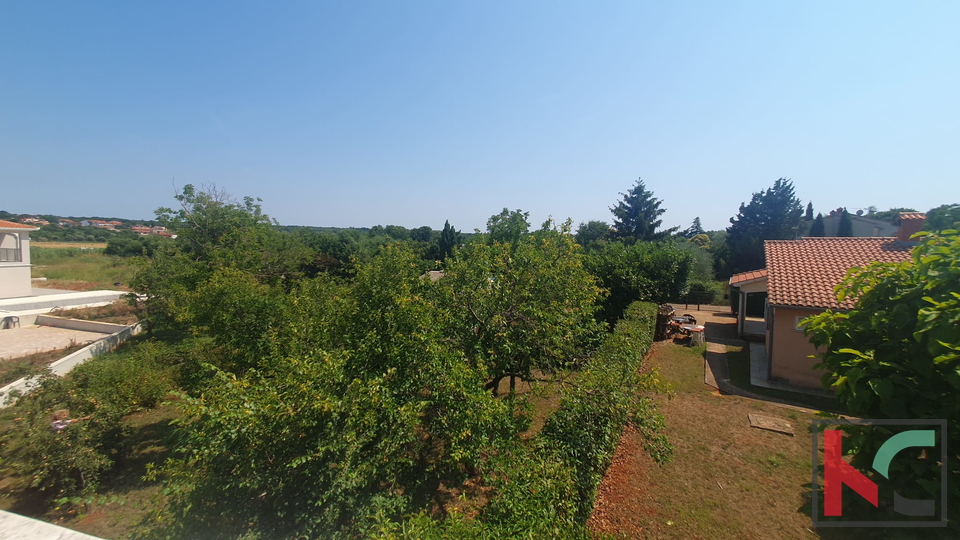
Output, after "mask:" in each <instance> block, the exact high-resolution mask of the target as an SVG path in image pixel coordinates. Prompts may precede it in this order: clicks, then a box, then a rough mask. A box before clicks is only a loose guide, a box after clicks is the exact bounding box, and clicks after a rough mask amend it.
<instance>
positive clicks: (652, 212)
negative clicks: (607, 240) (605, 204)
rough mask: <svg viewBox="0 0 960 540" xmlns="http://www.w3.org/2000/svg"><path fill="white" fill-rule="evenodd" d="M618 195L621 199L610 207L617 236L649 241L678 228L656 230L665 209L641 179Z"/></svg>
mask: <svg viewBox="0 0 960 540" xmlns="http://www.w3.org/2000/svg"><path fill="white" fill-rule="evenodd" d="M620 195H621V196H622V197H623V200H621V201H620V202H618V203H617V205H616V206H613V207H611V208H610V212H612V213H613V229H614V234H615V235H616V236H617V237H618V238H624V239H630V240H634V241H644V242H651V241H656V240H663V239H664V238H666V237H668V236H670V235H671V234H673V233H674V232H676V231H677V229H679V227H673V228H670V229H664V230H662V231H658V230H657V229H659V228H660V225H661V224H662V223H663V220H661V219H660V216H662V215H663V214H664V212H666V209H663V208H660V204H661V201H660V199H658V198H656V197H654V196H653V192H652V191H647V188H646V186H645V185H644V183H643V179H637V183H636V185H634V186H633V187H632V188H631V189H630V191H628V192H627V193H621V194H620Z"/></svg>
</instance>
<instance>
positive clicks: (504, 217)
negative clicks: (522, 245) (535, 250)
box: [487, 208, 530, 246]
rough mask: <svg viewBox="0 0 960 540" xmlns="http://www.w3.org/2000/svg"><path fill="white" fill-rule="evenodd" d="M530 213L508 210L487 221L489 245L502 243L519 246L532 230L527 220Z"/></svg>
mask: <svg viewBox="0 0 960 540" xmlns="http://www.w3.org/2000/svg"><path fill="white" fill-rule="evenodd" d="M529 217H530V212H524V211H523V210H519V209H517V210H514V211H512V212H511V211H510V210H508V209H506V208H504V209H503V211H502V212H500V213H499V214H494V215H492V216H490V219H488V220H487V243H488V244H491V245H492V244H493V243H495V242H496V243H500V244H511V245H514V246H515V245H517V244H518V243H519V241H520V238H522V237H523V236H524V235H525V234H527V232H528V231H529V230H530V223H529V222H528V221H527V218H529Z"/></svg>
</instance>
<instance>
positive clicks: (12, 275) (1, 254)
mask: <svg viewBox="0 0 960 540" xmlns="http://www.w3.org/2000/svg"><path fill="white" fill-rule="evenodd" d="M36 230H39V229H38V228H37V227H33V226H31V225H26V224H23V223H14V222H12V221H4V220H0V299H3V298H20V297H23V296H30V293H31V287H30V232H31V231H36Z"/></svg>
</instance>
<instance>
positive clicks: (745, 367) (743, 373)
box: [726, 347, 846, 414]
mask: <svg viewBox="0 0 960 540" xmlns="http://www.w3.org/2000/svg"><path fill="white" fill-rule="evenodd" d="M726 357H727V369H728V371H729V375H730V384H732V385H734V386H736V387H737V388H740V389H741V390H745V391H747V392H750V393H752V394H757V395H759V396H763V397H769V398H772V399H773V400H775V401H779V402H781V403H789V404H793V405H798V406H802V407H807V408H809V409H813V410H817V411H825V412H831V413H836V414H846V411H845V409H844V408H843V407H842V406H841V405H840V403H838V402H837V400H836V399H832V398H825V397H820V396H811V395H808V394H802V393H800V392H787V391H783V390H774V389H772V388H762V387H759V386H753V385H752V384H750V350H749V349H748V348H747V347H743V348H741V349H740V350H728V351H727V354H726Z"/></svg>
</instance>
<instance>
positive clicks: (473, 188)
mask: <svg viewBox="0 0 960 540" xmlns="http://www.w3.org/2000/svg"><path fill="white" fill-rule="evenodd" d="M958 27H960V2H957V1H954V0H949V1H943V2H922V1H903V0H898V1H895V2H879V1H875V0H871V1H865V2H854V1H839V2H838V1H835V0H831V1H828V2H789V3H788V2H765V1H759V0H757V1H752V2H733V1H728V0H725V1H723V2H675V1H671V2H639V1H629V2H622V3H607V2H582V1H581V2H557V1H545V2H528V1H521V2H516V1H507V2H496V1H486V0H485V1H484V2H469V3H468V2H460V1H456V2H450V1H443V2H418V1H402V2H396V1H389V2H377V3H373V2H323V3H322V2H318V1H309V2H286V1H285V2H257V3H250V2H238V1H230V2H105V1H104V2H52V3H48V2H17V1H0V209H2V210H7V211H10V212H16V213H49V214H59V215H104V216H117V217H123V218H131V219H148V218H151V217H153V210H154V209H155V208H157V207H158V206H167V205H171V204H172V203H173V202H174V201H173V199H172V195H173V194H174V186H182V185H183V184H187V183H192V184H195V185H200V184H205V183H216V184H217V185H218V186H220V187H222V188H225V189H227V190H228V191H230V192H231V193H233V194H234V195H236V196H238V197H239V196H243V195H252V196H258V197H261V198H263V200H264V203H263V204H264V210H265V211H266V212H267V213H269V214H270V215H271V216H273V217H275V218H277V219H278V220H279V221H280V222H281V223H283V224H297V225H321V226H340V227H349V226H355V227H362V226H372V225H375V224H378V223H380V224H385V225H386V224H396V225H403V226H406V227H417V226H421V225H430V226H432V227H434V228H440V227H442V225H443V221H444V219H449V220H450V222H451V223H452V224H453V225H454V226H456V227H458V228H460V229H462V230H466V231H470V230H472V229H473V228H483V227H484V226H485V223H486V219H487V217H489V216H490V215H491V214H494V213H497V212H499V210H500V209H502V208H503V207H509V208H511V209H516V208H520V209H523V210H526V211H530V212H531V221H532V222H533V223H534V224H535V225H539V223H540V222H542V221H543V219H545V218H546V217H547V215H549V214H552V215H553V216H554V217H556V218H560V219H563V218H566V217H571V218H573V219H574V221H576V222H580V221H586V220H589V219H602V220H606V221H609V220H610V218H611V216H610V213H609V211H608V209H607V208H608V207H609V206H610V205H612V204H614V203H615V202H616V201H617V199H618V192H621V191H626V190H627V189H629V188H630V187H631V186H632V184H633V182H634V180H635V179H636V178H637V177H642V178H643V179H644V180H645V181H646V183H647V187H648V188H649V189H651V190H652V191H653V192H654V194H655V195H656V196H657V197H659V198H660V199H662V200H663V207H664V208H666V210H667V212H666V214H665V215H664V216H663V217H664V225H681V226H684V227H685V226H687V225H689V223H690V221H691V220H692V219H693V218H694V217H695V216H700V217H701V219H702V221H703V225H704V227H705V228H707V229H719V228H723V227H726V226H727V225H728V224H729V223H728V220H729V218H730V217H731V216H733V215H734V214H735V213H736V212H737V209H738V206H739V204H740V203H741V202H742V201H745V200H749V198H750V195H751V193H752V192H754V191H759V190H761V189H764V188H766V187H769V186H770V185H772V184H773V182H774V181H775V180H776V179H777V178H779V177H781V176H784V177H788V178H792V179H793V181H794V184H795V186H796V190H797V195H798V196H799V197H800V198H801V199H802V200H803V202H804V204H806V202H807V201H813V204H814V206H815V208H816V210H818V211H823V212H824V213H826V212H827V211H828V210H829V209H831V208H837V207H839V206H846V207H847V208H849V209H850V210H853V209H856V208H866V207H867V206H869V205H875V206H877V207H879V208H880V209H881V210H883V209H886V208H889V207H892V206H908V207H914V208H916V209H918V210H920V211H925V210H928V209H929V208H931V207H934V206H938V205H940V204H944V203H954V202H960V31H958Z"/></svg>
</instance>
